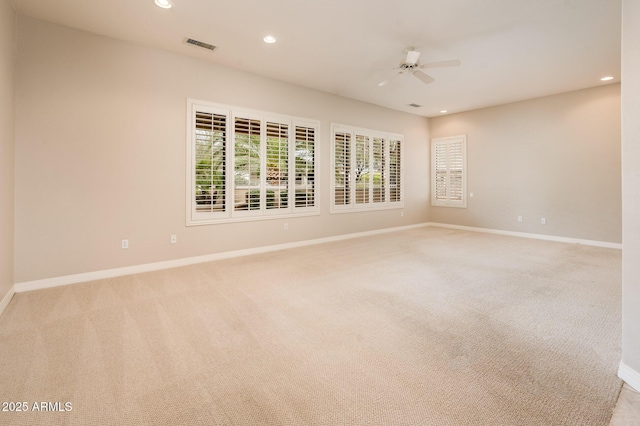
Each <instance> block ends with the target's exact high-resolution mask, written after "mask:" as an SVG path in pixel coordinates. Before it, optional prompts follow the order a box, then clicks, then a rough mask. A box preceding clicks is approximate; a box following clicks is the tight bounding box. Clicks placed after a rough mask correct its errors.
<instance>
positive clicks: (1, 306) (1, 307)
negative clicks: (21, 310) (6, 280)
mask: <svg viewBox="0 0 640 426" xmlns="http://www.w3.org/2000/svg"><path fill="white" fill-rule="evenodd" d="M14 294H16V289H15V286H11V288H10V289H9V291H8V292H7V294H5V295H4V297H3V298H2V301H1V302H0V316H1V315H2V313H3V312H4V310H5V309H7V306H9V302H11V298H12V297H13V295H14Z"/></svg>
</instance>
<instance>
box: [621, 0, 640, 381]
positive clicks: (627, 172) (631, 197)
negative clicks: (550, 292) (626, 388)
mask: <svg viewBox="0 0 640 426" xmlns="http://www.w3.org/2000/svg"><path fill="white" fill-rule="evenodd" d="M622 11H623V13H622V154H623V158H622V172H623V173H622V225H623V234H622V243H623V249H622V361H623V362H624V363H625V364H626V365H627V366H628V367H630V368H631V369H633V370H634V371H635V373H636V376H637V377H636V383H635V384H634V385H635V386H636V387H637V388H638V390H640V387H638V385H639V384H640V309H638V307H640V262H639V260H640V3H639V2H638V1H637V0H623V2H622Z"/></svg>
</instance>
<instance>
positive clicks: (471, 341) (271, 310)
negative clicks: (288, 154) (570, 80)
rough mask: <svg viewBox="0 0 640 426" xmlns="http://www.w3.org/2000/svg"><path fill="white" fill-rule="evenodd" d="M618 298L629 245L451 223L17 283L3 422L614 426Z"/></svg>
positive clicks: (3, 333) (5, 362)
mask: <svg viewBox="0 0 640 426" xmlns="http://www.w3.org/2000/svg"><path fill="white" fill-rule="evenodd" d="M620 293H621V253H620V251H619V250H615V249H606V248H596V247H589V246H583V245H575V244H564V243H555V242H548V241H539V240H530V239H523V238H514V237H506V236H498V235H490V234H481V233H474V232H466V231H458V230H449V229H439V228H418V229H412V230H407V231H401V232H393V233H388V234H380V235H376V236H370V237H364V238H358V239H352V240H347V241H340V242H335V243H327V244H319V245H314V246H308V247H304V248H298V249H294V250H284V251H279V252H273V253H267V254H261V255H254V256H248V257H242V258H235V259H228V260H223V261H217V262H211V263H205V264H199V265H193V266H188V267H182V268H176V269H170V270H165V271H159V272H152V273H145V274H138V275H132V276H126V277H119V278H112V279H105V280H100V281H94V282H89V283H83V284H76V285H70V286H65V287H58V288H54V289H48V290H39V291H33V292H28V293H19V294H16V295H15V297H14V299H13V300H12V301H11V303H10V304H9V306H8V308H7V310H6V311H5V313H4V314H3V315H2V317H0V362H1V363H2V368H1V370H0V401H4V402H7V401H11V402H26V403H27V407H28V411H27V412H5V411H2V412H0V424H2V425H56V424H60V425H108V424H113V425H554V426H557V425H605V426H606V425H607V424H608V423H609V419H610V418H611V415H612V412H613V408H614V405H615V403H616V399H617V396H618V394H619V392H620V388H621V381H620V380H619V379H618V378H617V376H616V372H617V367H618V363H619V360H620V333H621V331H620V328H621V325H620V316H621V314H620V304H621V303H620V298H621V294H620ZM42 402H45V403H51V404H46V406H47V407H48V408H51V409H56V408H57V409H58V410H57V411H54V412H52V411H42V410H40V411H34V408H33V405H34V403H36V404H40V403H42ZM56 403H57V404H56ZM65 403H69V404H68V405H67V406H65V405H64V404H65ZM69 406H70V408H71V411H63V410H64V409H65V407H66V408H68V407H69ZM39 407H40V405H39Z"/></svg>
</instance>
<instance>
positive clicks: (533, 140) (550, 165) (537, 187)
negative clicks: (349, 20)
mask: <svg viewBox="0 0 640 426" xmlns="http://www.w3.org/2000/svg"><path fill="white" fill-rule="evenodd" d="M430 130H431V137H432V138H439V137H445V136H453V135H459V134H466V135H467V161H468V164H467V170H468V175H467V184H468V192H473V195H474V197H473V198H468V199H467V208H451V207H430V211H429V221H430V222H440V223H447V224H454V225H462V226H471V227H478V228H487V229H496V230H502V231H511V232H524V233H532V234H541V235H548V236H556V237H565V238H575V239H583V240H593V241H599V242H608V243H620V242H621V238H622V229H621V227H622V226H621V223H622V212H621V183H620V173H621V171H620V168H621V160H620V138H621V136H620V131H621V130H620V84H609V85H604V86H599V87H595V88H591V89H584V90H579V91H574V92H569V93H563V94H559V95H553V96H547V97H542V98H537V99H531V100H527V101H522V102H515V103H511V104H506V105H501V106H496V107H490V108H483V109H479V110H474V111H470V112H464V113H459V114H452V115H449V116H443V117H436V118H433V119H431V121H430ZM518 216H522V218H523V221H522V222H518ZM541 218H546V221H547V223H546V224H544V225H543V224H542V223H541Z"/></svg>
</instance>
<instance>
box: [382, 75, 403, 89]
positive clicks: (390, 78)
mask: <svg viewBox="0 0 640 426" xmlns="http://www.w3.org/2000/svg"><path fill="white" fill-rule="evenodd" d="M399 75H400V74H398V73H394V74H393V75H391V76H389V77H387V78H385V79H384V80H382V81H380V82H379V83H378V87H383V86H387V85H388V84H389V83H391V82H393V80H395V79H396V77H397V76H399Z"/></svg>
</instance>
